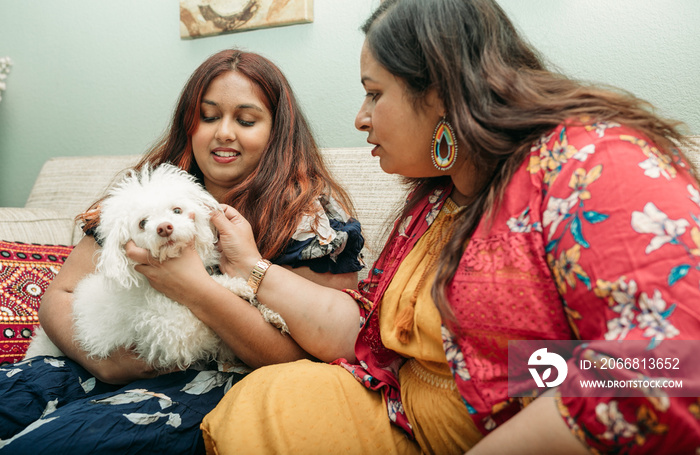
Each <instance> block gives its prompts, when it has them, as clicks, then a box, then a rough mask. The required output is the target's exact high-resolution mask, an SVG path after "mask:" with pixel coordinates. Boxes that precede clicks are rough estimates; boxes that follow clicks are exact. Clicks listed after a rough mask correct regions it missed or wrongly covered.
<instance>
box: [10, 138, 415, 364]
mask: <svg viewBox="0 0 700 455" xmlns="http://www.w3.org/2000/svg"><path fill="white" fill-rule="evenodd" d="M370 151H371V149H370V148H368V147H357V148H349V147H348V148H328V149H323V151H322V152H323V156H324V159H325V160H326V162H327V164H328V166H329V168H330V170H331V172H333V174H334V175H335V176H336V178H337V179H338V180H339V182H340V183H341V184H342V185H343V186H344V188H345V189H346V190H347V191H348V192H349V194H350V196H351V198H352V200H353V203H354V205H355V208H356V211H357V217H358V219H359V220H360V221H361V222H362V228H363V231H364V234H365V239H366V241H365V248H364V250H363V256H364V261H365V263H366V264H367V267H365V269H364V270H363V271H362V272H360V278H364V277H365V276H366V275H367V271H368V268H369V266H370V265H371V264H372V263H373V262H374V259H375V258H376V257H377V255H378V253H379V251H380V250H381V246H382V245H383V238H384V237H383V236H385V235H386V234H387V233H388V232H387V229H386V226H390V218H391V215H392V213H394V211H395V210H397V209H398V208H399V207H400V206H401V202H402V201H403V197H404V189H403V185H402V184H401V181H400V179H399V178H398V177H396V176H392V175H388V174H386V173H384V172H383V171H382V170H381V168H380V167H379V161H378V160H377V159H376V158H372V156H371V154H370ZM138 159H139V156H138V155H124V156H87V157H57V158H51V159H49V160H48V161H46V163H44V165H43V167H42V168H41V170H40V172H39V175H38V177H37V179H36V181H35V183H34V186H33V187H32V190H31V192H30V194H29V197H28V199H27V202H26V204H25V206H24V207H0V364H3V363H14V362H16V361H18V360H21V359H22V357H23V355H24V352H25V351H26V348H27V345H28V343H29V338H30V337H31V335H32V327H33V326H34V325H35V324H37V323H38V317H37V309H38V308H39V303H40V301H41V296H42V295H43V293H44V291H45V290H46V287H47V286H48V284H49V283H50V281H51V280H52V279H53V277H54V276H55V274H56V273H57V272H58V270H59V269H60V267H61V265H62V263H63V262H64V261H65V259H66V257H67V256H68V254H69V253H70V251H71V248H72V245H75V244H76V243H78V241H79V240H80V239H81V237H82V235H83V234H82V231H81V230H80V228H79V226H78V225H77V224H76V223H75V221H74V219H75V216H76V215H78V214H79V213H81V212H83V211H84V210H86V209H87V208H88V207H89V206H90V205H91V204H92V203H93V202H94V201H96V200H98V199H99V198H100V197H101V196H102V195H103V194H104V192H105V190H106V188H107V187H108V186H109V185H110V184H111V183H112V182H113V181H114V180H116V178H117V176H118V175H119V174H120V173H121V172H123V171H124V170H125V169H128V168H129V167H131V166H133V165H134V164H136V162H137V161H138ZM19 242H21V243H19Z"/></svg>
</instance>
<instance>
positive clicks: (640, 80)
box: [0, 0, 700, 206]
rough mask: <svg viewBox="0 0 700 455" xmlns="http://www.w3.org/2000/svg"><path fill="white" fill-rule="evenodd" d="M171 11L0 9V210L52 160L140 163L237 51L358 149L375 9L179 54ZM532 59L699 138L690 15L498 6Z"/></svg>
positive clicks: (681, 0) (698, 45)
mask: <svg viewBox="0 0 700 455" xmlns="http://www.w3.org/2000/svg"><path fill="white" fill-rule="evenodd" d="M178 3H179V2H178V0H168V1H166V0H146V1H144V0H118V1H114V0H112V1H106V0H53V1H43V0H21V1H16V0H0V57H4V56H9V57H10V58H12V60H13V61H14V66H13V68H12V71H11V73H10V75H9V77H8V79H7V90H6V91H5V92H4V93H3V99H2V101H0V206H22V205H24V203H25V201H26V198H27V196H28V194H29V191H30V189H31V185H32V183H33V182H34V179H35V178H36V176H37V174H38V172H39V169H40V167H41V165H42V163H43V162H44V161H45V160H46V159H47V158H49V157H52V156H63V155H109V154H133V153H142V152H143V151H145V150H146V149H147V148H148V146H149V145H150V144H152V143H153V142H154V141H155V140H156V139H157V138H158V137H159V136H160V134H161V133H162V132H163V130H164V129H165V128H166V126H167V124H168V121H169V117H170V114H171V112H172V109H173V107H174V103H175V101H176V99H177V97H178V95H179V91H180V89H181V88H182V86H183V84H184V83H185V81H186V79H187V77H188V76H189V75H190V73H191V72H192V71H193V70H194V68H196V67H197V65H198V64H199V63H201V61H202V60H204V59H205V58H206V57H207V56H209V55H210V54H212V53H214V52H216V51H218V50H221V49H224V48H227V47H234V46H238V47H243V48H245V49H248V50H252V51H256V52H259V53H262V54H264V55H266V56H267V57H269V58H271V59H272V60H273V61H275V62H276V63H277V64H278V65H279V66H280V67H281V68H282V70H283V71H284V72H285V74H287V76H288V78H289V80H290V82H291V84H292V86H293V87H294V89H295V91H296V94H297V97H298V98H299V100H300V101H301V103H302V105H303V106H304V108H305V111H306V115H307V117H308V119H309V121H310V123H311V125H312V127H313V129H314V131H315V133H316V135H317V138H318V141H319V143H320V144H321V145H322V146H361V145H364V144H365V136H364V135H363V134H360V133H359V132H357V131H355V129H354V127H353V119H354V116H355V112H356V109H357V108H358V107H359V105H360V103H361V100H362V96H363V91H362V88H361V86H360V84H359V65H358V55H359V50H360V47H361V44H362V34H361V33H360V32H359V31H358V27H359V26H360V25H361V23H362V22H363V20H364V19H365V18H366V17H367V16H368V15H369V13H370V12H371V11H372V10H373V9H374V7H375V6H376V5H378V4H379V0H315V2H314V3H315V8H314V10H315V11H314V16H315V18H314V22H313V23H311V24H304V25H295V26H289V27H279V28H272V29H265V30H256V31H249V32H243V33H235V34H228V35H221V36H217V37H208V38H199V39H196V40H181V39H180V37H179V9H178ZM500 3H501V4H502V5H503V7H504V9H506V11H507V12H508V13H509V14H510V15H511V17H512V18H513V19H514V21H515V22H516V24H517V25H518V26H519V27H520V28H521V30H522V31H523V32H524V33H525V35H526V36H528V38H529V39H530V40H531V41H532V43H533V44H535V45H536V46H537V47H538V48H540V50H542V52H543V54H544V55H545V56H546V57H547V58H548V59H549V60H550V61H551V62H552V63H553V64H555V65H557V66H558V67H559V68H560V69H562V70H563V71H565V72H567V73H568V74H570V75H573V76H575V77H578V78H582V79H587V80H592V81H597V82H604V83H609V84H614V85H617V86H620V87H623V88H625V89H627V90H629V91H632V92H633V93H635V94H637V95H638V96H640V97H642V98H645V99H648V100H649V101H651V102H652V103H654V104H655V105H656V106H657V107H658V108H659V109H660V111H661V112H662V113H663V114H665V115H668V116H672V117H675V118H678V119H680V120H682V121H684V122H686V123H687V124H688V125H689V132H692V133H694V134H700V33H698V32H697V24H699V23H700V2H698V1H697V0H614V1H610V0H587V1H579V0H525V1H523V0H501V1H500Z"/></svg>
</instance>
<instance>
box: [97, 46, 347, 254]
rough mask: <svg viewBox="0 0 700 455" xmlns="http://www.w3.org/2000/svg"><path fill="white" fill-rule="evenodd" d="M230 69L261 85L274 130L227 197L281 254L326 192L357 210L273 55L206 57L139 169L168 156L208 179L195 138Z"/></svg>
mask: <svg viewBox="0 0 700 455" xmlns="http://www.w3.org/2000/svg"><path fill="white" fill-rule="evenodd" d="M229 71H235V72H238V73H240V74H242V75H244V76H246V77H247V78H249V79H250V80H251V81H252V82H253V84H254V85H255V86H256V87H257V88H258V89H259V91H260V94H261V97H262V100H263V102H264V103H265V104H266V107H267V108H268V109H269V110H270V112H271V113H272V130H271V131H270V139H269V142H268V144H267V146H266V148H265V151H264V152H263V156H264V159H262V160H260V163H259V164H258V166H257V168H256V169H255V170H254V171H253V172H252V173H251V174H250V175H249V176H248V177H247V178H246V179H245V180H244V181H243V182H241V183H240V184H238V185H236V186H235V187H233V188H231V189H230V191H229V192H228V193H227V194H226V195H225V197H224V199H225V200H224V201H221V202H225V203H227V204H229V205H232V206H233V207H235V208H236V209H237V210H238V211H240V212H241V213H242V214H243V216H244V217H245V218H246V219H247V220H248V221H249V222H250V224H251V225H252V228H253V232H254V234H255V239H256V243H257V245H258V249H259V250H260V253H261V254H262V255H263V256H264V257H266V258H275V257H276V256H278V255H279V254H280V253H281V252H282V251H283V250H284V248H285V247H286V246H287V244H288V243H289V241H290V239H291V238H292V235H293V234H294V232H295V230H296V229H297V227H298V225H299V223H300V221H301V218H302V217H303V216H304V215H307V214H313V213H315V211H316V207H315V205H314V202H315V201H316V200H317V199H318V197H319V196H320V195H321V194H324V193H325V194H328V195H332V196H333V197H334V198H335V199H336V200H337V201H338V202H339V203H340V204H341V206H343V208H344V209H346V210H347V211H348V213H349V214H350V215H351V216H354V213H353V206H352V203H351V201H350V199H349V197H348V195H347V194H346V192H345V191H344V190H343V189H342V188H341V187H340V185H339V184H338V183H337V182H336V181H335V180H334V179H333V178H332V177H331V175H330V173H329V171H328V169H327V168H326V165H325V163H324V161H323V158H322V156H321V153H320V151H319V148H318V146H317V145H316V142H315V140H314V138H313V135H312V133H311V130H310V128H309V125H308V123H307V121H306V118H305V117H304V114H303V113H302V111H301V109H300V107H299V104H298V103H297V101H296V99H295V97H294V94H293V93H292V89H291V87H290V85H289V82H288V81H287V79H286V78H285V76H284V74H282V72H281V71H280V69H279V68H278V67H277V66H276V65H275V64H273V63H272V62H271V61H270V60H268V59H266V58H265V57H263V56H261V55H259V54H255V53H251V52H243V51H241V50H237V49H228V50H224V51H221V52H218V53H216V54H214V55H212V56H211V57H209V58H208V59H207V60H205V61H204V62H203V63H202V64H201V65H200V66H199V67H198V68H197V69H196V70H195V71H194V73H193V74H192V75H191V76H190V78H189V80H188V82H187V83H186V84H185V86H184V88H183V89H182V92H181V94H180V98H179V100H178V103H177V106H176V108H175V111H174V114H173V118H172V121H171V124H170V127H169V128H168V130H167V132H166V133H165V135H164V136H163V137H162V138H161V140H160V141H159V142H158V143H156V145H155V146H154V147H153V148H152V149H151V150H150V151H149V152H148V153H147V154H146V155H145V156H144V157H143V158H142V159H141V161H140V162H139V163H138V164H137V165H136V168H141V167H143V166H145V165H146V164H147V163H150V164H151V165H158V164H161V163H166V162H167V163H172V164H175V165H177V166H179V167H180V168H182V169H184V170H186V171H188V172H189V173H191V174H192V175H194V176H197V177H199V178H201V177H202V172H201V170H200V169H199V167H198V166H197V163H196V161H195V160H194V155H193V151H192V140H191V138H192V135H193V134H194V132H195V131H196V130H197V127H198V126H199V122H200V117H201V114H200V106H201V102H202V97H203V96H204V94H205V93H206V91H207V89H208V87H209V85H210V84H211V82H212V81H213V80H214V79H216V78H217V77H218V76H220V75H221V74H224V73H226V72H229ZM98 210H99V209H98ZM98 216H99V211H96V210H94V209H93V210H92V211H91V212H88V214H87V215H84V218H89V221H88V224H89V223H92V224H93V225H94V224H97V223H98V222H99V219H98ZM87 227H88V228H89V227H90V226H89V225H88V226H87Z"/></svg>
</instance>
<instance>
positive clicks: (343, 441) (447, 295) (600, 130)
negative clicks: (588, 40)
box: [202, 0, 700, 454]
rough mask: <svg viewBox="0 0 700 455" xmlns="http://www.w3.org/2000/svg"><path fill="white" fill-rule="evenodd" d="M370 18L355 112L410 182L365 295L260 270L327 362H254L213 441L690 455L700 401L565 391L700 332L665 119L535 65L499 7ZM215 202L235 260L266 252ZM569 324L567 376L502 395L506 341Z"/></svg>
mask: <svg viewBox="0 0 700 455" xmlns="http://www.w3.org/2000/svg"><path fill="white" fill-rule="evenodd" d="M364 31H365V33H366V40H365V43H364V46H363V49H362V53H361V57H360V66H361V81H362V84H363V86H364V88H365V90H366V93H367V96H366V98H365V100H364V103H363V105H362V107H361V109H360V111H359V113H358V115H357V117H356V126H357V128H358V129H359V130H361V131H364V132H366V133H367V134H368V142H369V143H371V144H373V145H374V146H375V148H374V149H373V151H372V154H373V155H374V156H376V157H377V158H378V159H379V160H380V164H381V166H382V169H384V170H385V171H386V172H389V173H396V174H400V175H403V176H405V177H407V178H408V179H410V180H411V181H412V182H413V184H414V185H413V191H412V192H411V194H410V196H409V198H408V202H407V205H406V207H405V209H404V211H403V213H402V214H401V215H400V216H399V218H398V220H397V221H396V223H395V228H394V231H393V235H392V236H391V237H390V238H389V241H388V242H387V244H386V246H385V248H384V251H383V253H382V255H381V256H380V258H379V259H378V261H377V262H376V263H375V264H374V266H373V267H372V269H371V273H370V275H369V277H368V279H367V280H366V281H364V282H362V283H361V284H360V287H359V293H352V292H341V291H336V290H332V289H329V288H323V287H321V286H317V285H313V284H311V283H308V282H304V281H303V279H301V278H299V277H295V276H293V275H292V274H290V273H288V272H287V271H285V270H282V269H281V268H279V267H274V266H273V267H271V268H270V269H269V270H268V272H267V276H266V278H265V279H264V281H263V282H262V285H261V287H260V290H259V297H260V300H261V301H262V302H263V303H265V304H267V305H269V306H270V307H272V308H274V309H275V310H276V311H278V312H280V313H281V314H282V316H283V317H285V319H286V321H287V323H288V325H289V328H290V331H291V334H292V336H294V337H295V339H296V340H297V342H298V343H299V344H300V346H302V347H303V348H304V349H305V350H306V351H307V352H309V353H311V354H313V355H314V356H316V357H318V358H320V359H323V360H326V361H329V362H333V363H334V364H332V365H325V364H318V363H311V362H308V361H304V360H302V361H298V362H294V363H290V364H285V365H275V366H269V367H265V368H262V369H259V370H256V371H255V372H253V373H252V374H251V375H249V376H248V377H246V378H245V379H244V380H243V381H241V382H239V383H238V384H237V385H236V386H234V387H233V389H232V390H231V391H230V392H229V393H228V394H227V395H226V397H224V399H223V400H222V402H221V403H220V404H219V405H218V406H217V408H216V409H215V410H214V411H213V412H212V413H210V414H209V415H208V416H207V417H206V418H205V420H204V422H203V426H202V428H203V430H204V432H205V439H206V442H207V447H208V449H209V450H210V451H211V452H212V453H219V454H225V453H234V452H235V453H286V452H288V453H306V452H308V451H313V452H315V453H330V452H342V453H439V454H446V453H464V452H465V451H467V450H469V451H470V453H498V454H508V453H513V454H525V453H533V454H541V453H548V454H549V453H562V454H575V453H587V452H589V451H590V452H593V453H599V452H605V453H621V452H624V453H671V452H673V453H695V451H696V449H697V447H699V446H700V420H698V409H700V408H699V407H698V402H697V398H693V397H690V398H686V397H679V396H666V395H661V396H655V393H654V392H655V391H650V392H649V391H647V392H646V393H644V394H641V396H637V397H607V398H583V397H581V396H580V395H579V396H578V397H577V395H576V393H575V390H574V387H575V385H576V384H577V383H578V380H579V379H585V378H586V374H587V372H586V371H584V370H579V369H578V368H577V365H579V362H578V361H579V360H580V359H585V358H588V357H586V356H597V355H603V354H605V353H606V352H608V351H606V349H610V344H606V343H612V341H608V340H642V341H643V342H644V343H645V344H648V345H650V346H660V347H663V346H665V344H664V343H667V342H668V341H669V340H671V341H673V340H696V339H698V337H699V336H700V324H699V322H700V286H699V285H700V263H699V261H698V255H697V252H698V251H700V249H699V247H700V234H699V232H700V230H699V226H698V221H697V220H698V219H700V192H699V190H698V182H697V180H696V179H695V178H694V177H693V175H692V174H691V172H690V171H691V169H690V165H689V164H688V162H687V161H685V160H684V158H683V156H682V154H681V153H680V152H679V151H678V150H677V148H676V147H677V146H678V144H679V143H680V144H682V136H681V135H680V133H679V132H678V130H677V129H676V127H677V124H676V123H674V122H670V121H666V120H663V119H660V118H658V117H657V116H655V115H654V114H652V113H650V112H649V111H648V110H647V109H646V108H647V105H646V104H645V103H644V102H642V101H640V100H638V99H636V98H634V97H632V96H630V95H628V94H624V93H618V92H616V91H610V90H604V89H600V88H596V87H592V86H588V85H586V84H582V83H579V82H577V81H573V80H571V79H568V78H566V77H564V76H562V75H560V74H556V73H554V72H551V71H549V70H547V68H546V67H545V66H544V64H543V63H542V62H541V60H540V59H539V57H538V56H537V53H536V52H535V51H534V50H533V49H532V48H531V47H530V46H529V45H528V44H526V42H525V41H524V40H523V39H522V38H521V37H520V36H519V35H518V33H517V32H516V30H515V28H514V27H513V25H512V23H511V22H510V21H509V19H508V18H507V17H506V15H505V14H504V12H503V11H502V9H501V8H500V7H499V6H498V5H497V4H496V3H495V2H494V1H493V0H385V1H384V2H382V4H381V6H380V7H379V9H378V10H377V12H376V13H375V14H374V15H373V16H372V17H371V18H370V19H369V20H368V22H367V23H366V24H365V26H364ZM225 216H226V218H228V219H229V220H230V221H226V220H225V219H224V216H219V217H217V218H215V222H216V224H217V226H218V227H219V229H220V230H221V232H222V239H224V238H226V239H229V241H228V243H227V244H226V246H225V252H226V256H227V258H228V260H229V261H231V262H233V265H230V266H229V267H230V269H231V270H234V269H235V268H236V267H238V268H239V269H240V270H241V272H240V273H241V274H242V275H245V273H246V271H247V270H250V268H251V267H252V264H254V262H255V260H257V259H258V258H259V257H260V253H259V252H258V251H257V250H256V249H255V247H254V242H253V241H252V234H251V233H250V230H249V229H248V226H247V223H246V222H245V219H244V217H243V216H241V214H239V213H238V212H236V211H235V210H234V209H232V208H227V210H226V212H225ZM282 296H284V298H282ZM310 302H314V304H316V303H317V302H321V305H320V306H319V305H314V306H313V307H312V305H311V303H310ZM355 302H356V306H355V307H354V308H353V303H355ZM358 308H359V311H358ZM353 316H354V317H359V318H360V320H361V321H362V324H363V325H362V328H361V329H360V330H359V334H358V328H357V323H356V322H355V321H354V320H353ZM310 327H311V328H313V330H311V329H310ZM306 333H310V334H309V335H308V336H306V335H305V334H306ZM576 339H580V340H591V341H590V344H589V346H588V349H582V348H577V349H576V350H575V351H574V352H573V361H572V362H570V363H569V374H568V377H567V380H566V381H565V382H564V383H563V384H562V385H561V386H559V387H558V388H557V389H556V390H553V391H551V392H548V394H546V395H547V396H541V397H538V398H536V399H533V398H534V397H533V398H529V399H523V398H513V397H511V396H510V395H509V393H508V379H509V378H508V342H509V341H510V340H576ZM659 342H660V344H658V343H659ZM654 349H657V348H654ZM691 350H692V346H691V345H688V346H687V348H686V349H685V352H682V350H681V351H678V352H675V353H674V354H675V356H676V357H680V358H681V359H680V362H681V364H686V365H690V364H691V363H692V362H693V360H692V359H691V358H690V354H691V353H692V352H691ZM652 352H657V351H652ZM525 360H526V361H527V359H525ZM628 372H629V371H628ZM687 379H692V378H687ZM691 382H692V381H691ZM579 393H580V392H579ZM549 395H554V396H549Z"/></svg>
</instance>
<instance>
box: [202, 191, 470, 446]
mask: <svg viewBox="0 0 700 455" xmlns="http://www.w3.org/2000/svg"><path fill="white" fill-rule="evenodd" d="M458 210H459V207H457V206H456V205H455V204H454V203H453V202H452V201H451V200H449V199H448V201H447V202H446V203H445V205H444V207H443V209H442V210H441V211H440V213H439V214H438V216H437V218H436V220H435V222H434V223H433V224H432V225H431V227H430V229H429V230H428V231H427V232H426V234H425V235H424V236H423V238H421V239H420V240H419V241H418V243H417V244H416V245H415V247H414V248H413V250H412V251H411V252H410V253H409V254H408V256H407V257H406V258H405V259H404V261H403V262H402V264H401V266H400V267H399V269H398V271H397V273H396V275H395V277H394V279H393V280H392V283H391V285H390V286H389V288H388V289H387V291H386V293H385V294H384V297H383V300H382V306H381V307H380V311H381V313H380V325H381V337H382V341H383V343H384V344H385V345H386V346H387V347H388V348H390V349H393V350H394V351H396V352H398V353H399V354H401V355H403V356H404V357H406V358H407V359H409V360H408V361H406V363H405V364H404V365H403V366H402V367H401V369H400V372H399V381H400V384H401V397H402V401H403V404H404V408H405V411H406V414H407V416H408V419H409V422H410V423H411V426H412V428H413V430H414V434H415V441H413V440H409V439H408V438H407V437H406V436H405V433H404V432H403V431H402V430H401V429H399V428H398V427H396V426H394V425H392V424H391V421H390V418H389V416H388V414H387V408H386V405H385V403H384V402H383V398H382V396H381V394H380V393H378V392H374V391H371V390H369V389H366V388H365V387H364V386H363V385H362V384H360V383H359V382H358V381H357V380H356V379H355V378H354V377H353V376H352V375H351V374H349V373H348V372H347V371H346V370H345V369H343V368H342V367H339V366H336V365H327V364H322V363H314V362H310V361H299V362H294V363H289V364H282V365H274V366H269V367H265V368H261V369H259V370H256V371H254V372H253V373H251V374H250V375H249V376H248V377H247V378H246V379H244V380H243V381H241V382H239V383H238V384H237V385H236V386H234V387H233V389H231V390H230V391H229V392H228V394H227V395H226V396H225V397H224V399H223V400H222V401H221V403H220V404H219V405H218V406H217V407H216V409H214V411H212V412H211V413H210V414H208V415H207V416H206V418H205V419H204V422H203V423H202V430H203V433H204V439H205V444H206V446H207V451H208V453H212V454H228V453H255V454H261V453H290V454H292V453H293V454H298V453H358V454H360V453H362V454H373V453H381V454H414V453H416V454H417V453H436V454H449V453H464V452H465V451H466V450H468V449H469V448H470V447H471V446H473V445H474V444H475V443H476V442H477V441H478V440H479V439H480V438H481V433H480V432H479V431H478V430H477V428H476V426H475V425H474V424H473V422H472V420H471V418H470V417H469V414H468V413H467V408H466V406H465V405H464V403H463V402H462V400H461V397H460V395H459V393H458V391H457V388H456V385H455V381H454V379H453V377H452V374H451V373H450V369H449V366H448V364H447V359H446V357H445V352H444V350H443V346H442V338H441V319H440V314H439V312H438V310H437V308H436V307H435V304H434V303H433V300H432V298H431V296H430V288H431V285H432V282H433V278H434V274H435V270H434V264H435V263H436V259H437V255H438V254H439V250H440V245H441V243H443V242H444V240H443V239H445V238H447V233H448V232H449V229H450V225H451V220H452V218H453V216H454V214H455V213H457V211H458ZM406 307H409V309H410V307H414V308H413V312H414V313H413V316H414V317H413V329H412V332H411V334H410V336H409V337H408V339H407V340H406V339H405V338H403V337H400V336H398V334H397V329H396V325H395V320H396V318H397V316H398V315H399V314H400V313H402V312H403V311H405V309H406ZM401 340H403V342H402V341H401Z"/></svg>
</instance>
